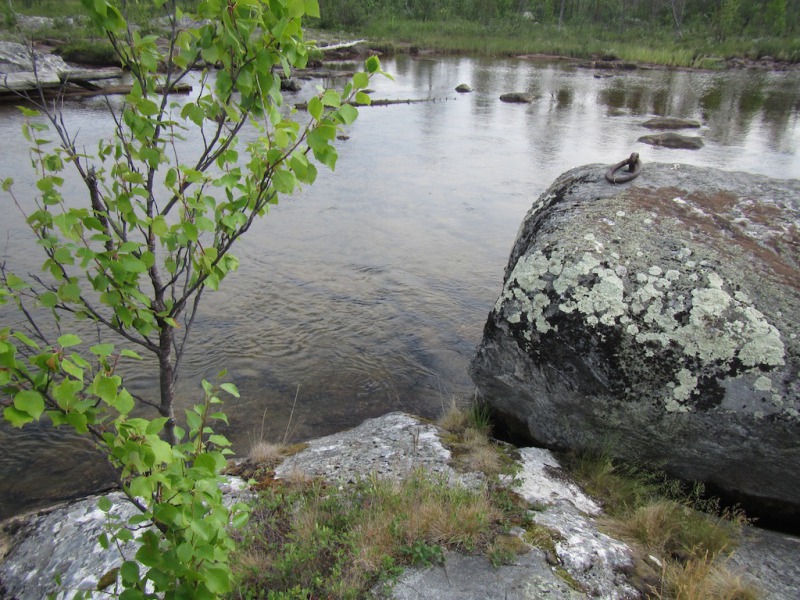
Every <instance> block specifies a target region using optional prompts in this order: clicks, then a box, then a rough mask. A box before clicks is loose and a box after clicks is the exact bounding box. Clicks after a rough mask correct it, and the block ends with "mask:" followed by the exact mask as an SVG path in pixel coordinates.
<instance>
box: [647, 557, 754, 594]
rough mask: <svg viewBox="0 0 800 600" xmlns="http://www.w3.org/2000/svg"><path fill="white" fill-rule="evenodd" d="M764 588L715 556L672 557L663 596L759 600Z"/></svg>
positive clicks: (664, 580) (667, 565) (665, 573)
mask: <svg viewBox="0 0 800 600" xmlns="http://www.w3.org/2000/svg"><path fill="white" fill-rule="evenodd" d="M760 597H761V594H760V592H759V591H758V590H757V589H756V588H755V587H754V586H753V585H752V584H750V583H749V582H747V581H745V580H744V579H743V578H742V577H741V576H740V575H736V574H733V573H731V572H730V571H729V570H728V568H727V567H726V566H725V565H724V564H719V562H718V561H715V560H714V559H713V558H711V557H708V556H706V557H703V558H694V559H691V560H689V561H687V562H685V563H682V562H680V561H669V562H668V563H666V564H665V566H664V573H663V577H662V589H661V590H660V591H657V592H656V598H659V599H660V600H661V599H663V600H666V599H669V600H758V599H759V598H760Z"/></svg>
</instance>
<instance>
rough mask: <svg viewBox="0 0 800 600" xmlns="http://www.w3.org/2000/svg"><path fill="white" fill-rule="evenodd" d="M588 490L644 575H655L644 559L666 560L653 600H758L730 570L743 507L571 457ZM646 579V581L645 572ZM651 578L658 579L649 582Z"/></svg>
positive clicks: (648, 475) (593, 458)
mask: <svg viewBox="0 0 800 600" xmlns="http://www.w3.org/2000/svg"><path fill="white" fill-rule="evenodd" d="M565 462H566V464H567V465H568V468H569V469H570V472H571V473H572V475H573V476H574V477H575V479H576V480H577V481H578V483H579V484H580V485H581V487H582V488H583V489H585V490H586V491H587V492H589V493H590V494H591V495H593V496H594V497H595V498H597V499H598V500H600V501H601V503H602V504H603V507H604V509H605V511H606V513H607V514H608V515H609V516H610V518H609V519H608V520H607V521H606V522H605V527H606V528H607V529H608V530H609V532H610V533H612V534H613V535H615V536H616V537H619V538H622V539H626V540H628V541H629V542H631V543H632V544H633V545H634V546H635V547H636V548H639V549H640V552H641V554H642V556H641V557H639V560H638V565H639V567H640V569H642V570H647V571H652V566H648V565H647V564H646V561H645V560H643V557H644V556H650V555H652V556H656V557H659V560H660V561H661V569H660V571H661V572H660V573H657V574H656V581H657V583H655V584H650V585H648V586H645V587H647V591H648V592H649V594H650V596H649V597H651V598H658V599H663V600H755V598H757V597H758V594H757V591H756V590H755V589H754V588H753V587H752V586H751V585H749V584H748V583H747V582H745V581H743V580H742V578H741V577H739V576H738V575H736V574H734V573H731V572H730V571H728V570H727V568H726V567H725V559H726V558H727V557H728V556H729V555H730V553H731V552H733V551H734V549H735V548H736V545H737V542H738V537H739V533H740V529H741V525H743V524H746V523H748V520H747V519H746V517H745V515H744V513H743V512H742V511H741V510H739V509H738V508H736V507H734V508H723V507H722V506H721V504H720V502H719V499H717V498H709V497H707V496H706V495H705V493H704V488H703V486H702V484H693V485H691V486H689V485H687V484H684V483H682V482H679V481H676V480H673V479H670V478H668V477H667V476H666V475H664V474H663V473H660V472H655V471H651V470H646V469H642V468H639V467H636V466H633V465H629V464H623V463H620V462H618V461H614V460H612V459H611V458H610V457H608V456H607V455H591V454H579V455H572V456H569V457H567V459H566V461H565ZM639 576H640V578H641V579H647V577H646V576H645V573H644V572H640V573H639ZM650 579H652V578H650Z"/></svg>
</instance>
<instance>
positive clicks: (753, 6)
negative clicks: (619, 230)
mask: <svg viewBox="0 0 800 600" xmlns="http://www.w3.org/2000/svg"><path fill="white" fill-rule="evenodd" d="M176 1H177V4H178V5H179V6H180V7H182V8H184V9H192V8H194V7H196V5H198V4H200V2H201V1H202V0H176ZM318 1H319V5H320V13H321V18H320V19H310V20H309V21H308V23H307V24H306V25H307V26H308V27H311V28H313V29H317V30H318V33H319V37H320V38H323V39H325V38H330V37H335V38H336V39H339V40H346V39H360V38H366V39H367V40H368V41H369V45H370V48H372V49H375V50H379V51H381V52H383V53H384V54H392V53H404V52H417V51H432V52H436V53H452V54H466V55H470V56H492V57H505V56H518V55H530V54H544V55H551V56H560V57H570V58H576V59H586V60H615V59H616V60H619V61H623V62H630V63H640V64H653V65H662V66H670V67H690V68H705V69H718V68H724V67H725V66H726V61H728V60H730V59H734V58H740V59H745V60H750V61H757V60H767V61H768V62H769V63H770V64H772V65H776V66H777V65H780V63H784V64H794V63H800V0H697V1H694V2H687V1H686V0H318ZM141 6H142V9H141V15H140V19H139V25H140V27H142V28H143V29H144V30H145V31H147V30H150V31H153V32H157V30H158V27H159V23H158V19H157V17H158V15H154V14H152V12H153V8H152V5H151V6H150V7H149V8H148V6H147V5H144V4H143V5H141ZM0 11H2V12H0V28H2V29H4V30H5V32H4V37H5V38H9V37H10V36H13V35H14V33H15V31H14V30H15V22H16V21H15V15H20V16H44V17H50V18H51V19H53V21H51V22H49V23H42V24H40V25H36V24H35V23H34V24H30V23H29V24H28V25H27V26H26V28H25V29H26V35H28V36H30V37H31V38H32V39H33V40H34V41H39V42H43V43H46V44H48V45H50V46H51V47H54V48H55V49H56V51H57V52H58V53H60V54H62V55H63V56H64V57H65V58H66V59H67V60H72V61H74V62H83V63H92V62H96V63H103V62H104V60H105V59H106V58H107V57H108V56H110V54H111V53H110V51H109V49H107V48H105V47H104V45H103V42H104V40H102V39H98V38H97V36H96V34H94V33H93V32H92V31H90V30H89V27H88V25H87V27H85V28H84V27H80V26H76V25H75V23H74V22H72V21H68V19H69V18H70V17H74V16H76V15H80V14H82V12H83V11H82V8H81V6H80V0H10V2H8V0H4V2H3V4H2V7H0ZM0 35H3V33H2V32H0ZM307 37H309V38H312V39H313V38H314V33H313V32H309V35H308V36H307ZM93 54H97V58H96V59H93V58H92V55H93Z"/></svg>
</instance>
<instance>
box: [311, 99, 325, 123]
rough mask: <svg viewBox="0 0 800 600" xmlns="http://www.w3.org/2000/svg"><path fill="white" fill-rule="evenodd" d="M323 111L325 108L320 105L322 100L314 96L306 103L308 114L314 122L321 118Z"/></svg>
mask: <svg viewBox="0 0 800 600" xmlns="http://www.w3.org/2000/svg"><path fill="white" fill-rule="evenodd" d="M324 109H325V107H324V106H323V105H322V100H320V99H319V98H317V97H316V96H314V97H313V98H311V100H309V101H308V109H307V110H308V114H310V115H311V116H312V117H313V118H314V120H315V121H319V120H320V119H321V118H322V111H323V110H324Z"/></svg>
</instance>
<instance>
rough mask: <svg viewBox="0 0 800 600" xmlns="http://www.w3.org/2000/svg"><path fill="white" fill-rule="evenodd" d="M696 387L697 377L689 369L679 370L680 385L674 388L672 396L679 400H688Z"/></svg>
mask: <svg viewBox="0 0 800 600" xmlns="http://www.w3.org/2000/svg"><path fill="white" fill-rule="evenodd" d="M696 389H697V377H696V376H695V375H693V374H692V372H691V371H690V370H689V369H681V370H680V371H678V385H676V386H675V387H674V388H673V389H672V396H673V397H674V398H675V400H677V401H679V402H682V401H686V400H688V399H689V398H690V397H691V396H692V392H694V391H695V390H696Z"/></svg>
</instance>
